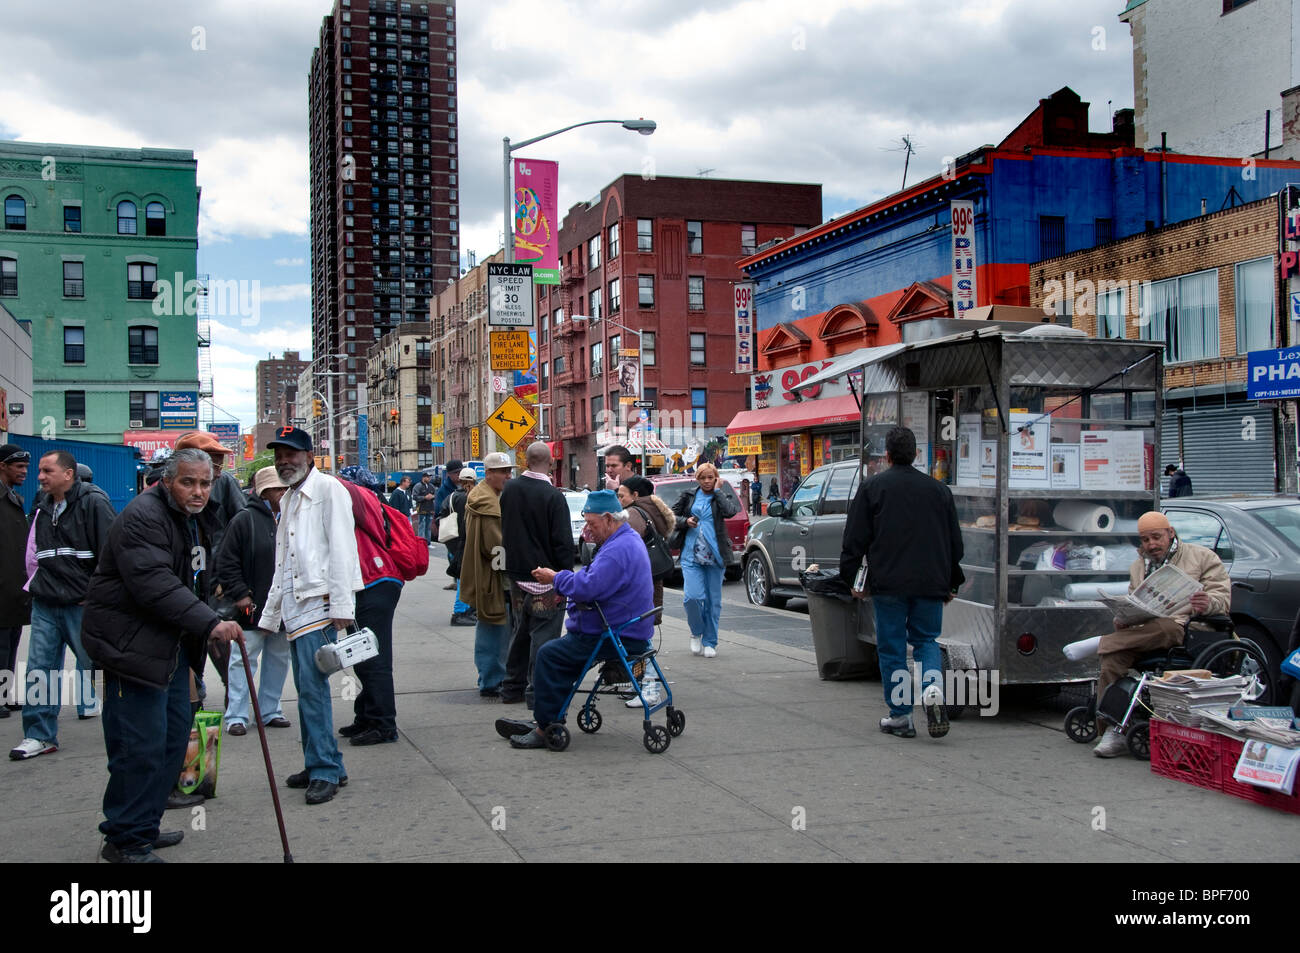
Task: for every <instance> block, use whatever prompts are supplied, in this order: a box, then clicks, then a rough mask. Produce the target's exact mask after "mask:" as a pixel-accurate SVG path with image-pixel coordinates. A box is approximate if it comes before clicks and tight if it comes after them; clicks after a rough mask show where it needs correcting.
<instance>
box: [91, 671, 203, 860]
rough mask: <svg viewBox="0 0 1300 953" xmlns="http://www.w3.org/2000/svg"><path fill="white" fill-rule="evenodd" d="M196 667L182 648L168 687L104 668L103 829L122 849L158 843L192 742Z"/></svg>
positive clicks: (140, 848)
mask: <svg viewBox="0 0 1300 953" xmlns="http://www.w3.org/2000/svg"><path fill="white" fill-rule="evenodd" d="M193 720H194V716H193V715H192V714H191V713H190V666H189V663H188V662H187V661H186V658H185V653H184V651H183V650H181V649H179V648H178V649H177V652H176V668H175V670H174V671H173V672H172V676H171V681H170V682H168V684H167V687H166V688H154V687H153V686H150V685H141V684H140V683H139V682H132V681H130V680H129V679H125V678H119V677H118V676H117V675H115V674H113V673H112V672H109V671H105V672H104V748H105V749H106V750H107V751H108V786H107V787H105V788H104V822H103V823H102V824H100V825H99V831H100V833H101V834H103V835H104V837H105V839H106V840H108V842H109V843H111V844H113V845H114V846H116V847H117V848H119V849H120V850H124V851H138V850H143V849H144V848H145V847H147V846H148V845H150V844H152V843H153V841H154V839H155V838H156V837H157V836H158V825H159V824H160V823H161V821H162V816H163V811H164V810H166V808H167V795H168V794H170V793H171V790H172V788H174V787H175V786H176V780H177V778H178V777H179V776H180V773H181V767H182V766H183V765H184V764H185V749H186V746H187V745H188V744H189V741H190V726H191V725H192V724H193Z"/></svg>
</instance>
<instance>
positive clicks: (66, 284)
mask: <svg viewBox="0 0 1300 953" xmlns="http://www.w3.org/2000/svg"><path fill="white" fill-rule="evenodd" d="M85 277H86V266H85V263H84V262H80V261H65V262H64V263H63V297H65V298H84V297H85V296H86V282H85V280H84V279H85Z"/></svg>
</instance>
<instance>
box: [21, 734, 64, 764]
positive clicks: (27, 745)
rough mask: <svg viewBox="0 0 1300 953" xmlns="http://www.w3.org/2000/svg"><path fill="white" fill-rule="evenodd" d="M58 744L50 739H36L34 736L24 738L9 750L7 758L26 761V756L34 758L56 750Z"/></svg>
mask: <svg viewBox="0 0 1300 953" xmlns="http://www.w3.org/2000/svg"><path fill="white" fill-rule="evenodd" d="M58 750H59V746H58V745H56V744H54V743H53V742H52V741H38V740H36V739H35V738H24V739H23V743H22V744H20V745H19V746H18V747H17V748H14V749H13V750H12V751H10V752H9V760H11V761H26V760H27V759H28V758H35V757H37V756H38V755H43V754H49V753H50V752H51V751H58Z"/></svg>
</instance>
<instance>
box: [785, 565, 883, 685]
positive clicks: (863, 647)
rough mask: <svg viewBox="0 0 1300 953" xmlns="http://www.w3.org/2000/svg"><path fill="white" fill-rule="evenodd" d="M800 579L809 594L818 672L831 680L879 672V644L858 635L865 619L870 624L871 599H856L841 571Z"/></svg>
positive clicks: (804, 575)
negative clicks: (877, 646)
mask: <svg viewBox="0 0 1300 953" xmlns="http://www.w3.org/2000/svg"><path fill="white" fill-rule="evenodd" d="M799 580H800V582H802V583H803V588H804V592H805V593H807V595H808V619H809V621H810V622H811V623H812V636H813V652H814V653H815V654H816V656H817V674H818V675H819V676H820V677H821V678H823V679H828V680H831V681H840V680H845V679H852V678H873V677H876V676H878V675H879V674H880V662H879V661H878V660H877V657H876V647H875V646H874V645H872V644H871V643H870V642H864V641H862V640H861V639H859V638H858V632H859V631H860V630H861V629H862V626H863V623H864V622H865V623H866V625H867V627H868V629H869V628H870V625H871V621H872V620H871V619H870V618H869V617H868V616H867V613H869V612H870V611H871V607H870V603H868V602H866V601H864V600H861V599H854V598H853V596H852V595H851V594H850V592H849V587H848V585H847V584H846V583H845V582H844V580H842V579H841V578H840V576H839V573H838V572H836V573H831V572H805V573H800V576H799Z"/></svg>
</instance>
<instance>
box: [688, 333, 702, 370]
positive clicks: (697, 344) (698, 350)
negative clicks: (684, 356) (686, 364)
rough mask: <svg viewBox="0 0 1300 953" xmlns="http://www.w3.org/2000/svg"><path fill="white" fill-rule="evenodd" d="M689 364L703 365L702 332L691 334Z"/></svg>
mask: <svg viewBox="0 0 1300 953" xmlns="http://www.w3.org/2000/svg"><path fill="white" fill-rule="evenodd" d="M691 363H692V364H703V363H705V360H704V333H703V332H702V331H692V332H691Z"/></svg>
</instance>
